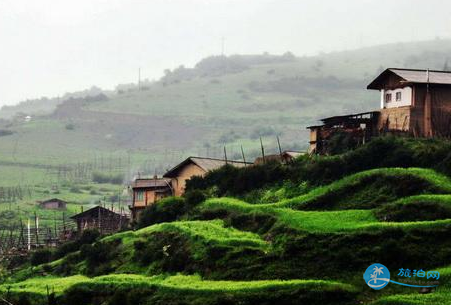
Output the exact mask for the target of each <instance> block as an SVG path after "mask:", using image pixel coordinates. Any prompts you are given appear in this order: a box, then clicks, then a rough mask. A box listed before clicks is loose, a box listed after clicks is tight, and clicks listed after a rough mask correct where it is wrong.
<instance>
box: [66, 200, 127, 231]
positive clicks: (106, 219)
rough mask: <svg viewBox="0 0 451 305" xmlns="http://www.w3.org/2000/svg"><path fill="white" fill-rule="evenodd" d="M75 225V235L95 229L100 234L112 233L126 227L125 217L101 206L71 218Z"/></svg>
mask: <svg viewBox="0 0 451 305" xmlns="http://www.w3.org/2000/svg"><path fill="white" fill-rule="evenodd" d="M71 219H73V220H74V221H75V223H76V224H77V233H78V234H79V235H80V234H81V233H82V232H83V231H84V230H87V229H97V230H99V232H100V233H101V234H109V233H114V232H117V231H119V230H121V229H122V228H125V227H126V226H127V225H128V222H129V219H128V216H127V215H124V214H119V213H116V212H113V211H111V210H109V209H106V208H104V207H101V206H96V207H94V208H92V209H89V210H86V211H84V212H81V213H79V214H76V215H74V216H72V217H71Z"/></svg>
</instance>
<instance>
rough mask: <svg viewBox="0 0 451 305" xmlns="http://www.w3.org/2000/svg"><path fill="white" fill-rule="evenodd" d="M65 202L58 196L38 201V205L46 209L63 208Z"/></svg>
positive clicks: (64, 207)
mask: <svg viewBox="0 0 451 305" xmlns="http://www.w3.org/2000/svg"><path fill="white" fill-rule="evenodd" d="M66 204H67V202H66V201H64V200H61V199H58V198H52V199H48V200H44V201H40V202H39V207H40V208H41V209H46V210H65V209H66Z"/></svg>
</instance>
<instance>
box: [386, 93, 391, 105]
mask: <svg viewBox="0 0 451 305" xmlns="http://www.w3.org/2000/svg"><path fill="white" fill-rule="evenodd" d="M385 102H386V103H389V102H391V93H387V94H385Z"/></svg>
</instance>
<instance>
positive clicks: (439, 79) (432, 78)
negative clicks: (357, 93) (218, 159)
mask: <svg viewBox="0 0 451 305" xmlns="http://www.w3.org/2000/svg"><path fill="white" fill-rule="evenodd" d="M427 71H428V70H418V69H400V68H388V69H386V70H384V72H382V73H381V74H379V76H378V77H376V78H375V79H374V80H373V81H372V82H371V83H370V84H369V85H368V86H367V89H377V90H380V89H382V88H383V87H384V83H385V78H386V77H387V76H388V75H390V74H395V75H397V76H398V77H400V78H401V79H402V81H404V82H405V83H412V84H426V83H428V82H429V83H430V84H439V85H451V72H447V71H437V70H429V73H428V72H427ZM428 74H429V81H428Z"/></svg>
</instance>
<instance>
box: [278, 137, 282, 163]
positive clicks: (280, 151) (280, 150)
mask: <svg viewBox="0 0 451 305" xmlns="http://www.w3.org/2000/svg"><path fill="white" fill-rule="evenodd" d="M276 138H277V145H278V146H279V155H280V162H283V160H282V147H281V146H280V140H279V136H276Z"/></svg>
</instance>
